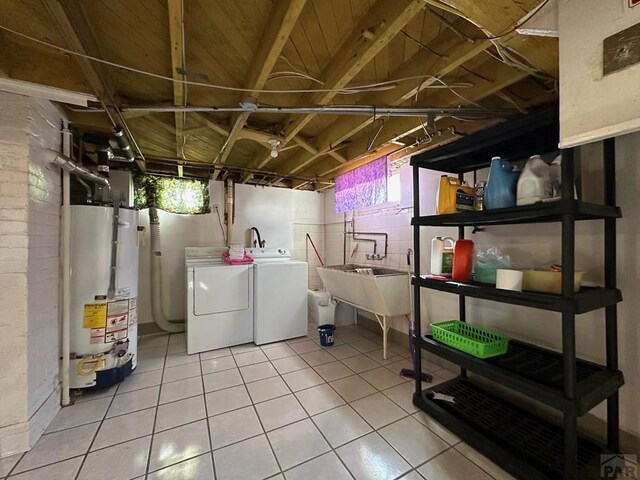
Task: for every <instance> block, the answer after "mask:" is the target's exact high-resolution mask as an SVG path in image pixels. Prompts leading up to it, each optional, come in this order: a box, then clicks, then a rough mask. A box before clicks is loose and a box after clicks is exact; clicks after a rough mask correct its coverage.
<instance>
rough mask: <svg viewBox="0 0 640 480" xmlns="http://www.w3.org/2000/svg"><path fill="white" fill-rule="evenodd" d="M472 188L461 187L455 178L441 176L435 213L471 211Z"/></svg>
mask: <svg viewBox="0 0 640 480" xmlns="http://www.w3.org/2000/svg"><path fill="white" fill-rule="evenodd" d="M474 193H475V192H474V188H473V187H471V186H469V185H463V184H462V183H460V180H458V179H457V178H456V177H448V176H447V175H443V176H441V177H440V184H439V185H438V198H437V199H438V201H437V204H436V213H437V214H439V215H442V214H445V213H456V212H458V211H463V210H473V198H474Z"/></svg>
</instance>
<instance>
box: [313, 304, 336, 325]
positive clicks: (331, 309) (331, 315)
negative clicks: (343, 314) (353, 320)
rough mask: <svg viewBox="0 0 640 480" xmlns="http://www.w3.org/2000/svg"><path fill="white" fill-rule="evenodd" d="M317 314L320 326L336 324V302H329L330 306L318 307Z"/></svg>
mask: <svg viewBox="0 0 640 480" xmlns="http://www.w3.org/2000/svg"><path fill="white" fill-rule="evenodd" d="M316 308H317V311H316V314H317V315H318V325H335V324H336V320H335V319H336V302H334V301H329V305H318V306H317V307H316Z"/></svg>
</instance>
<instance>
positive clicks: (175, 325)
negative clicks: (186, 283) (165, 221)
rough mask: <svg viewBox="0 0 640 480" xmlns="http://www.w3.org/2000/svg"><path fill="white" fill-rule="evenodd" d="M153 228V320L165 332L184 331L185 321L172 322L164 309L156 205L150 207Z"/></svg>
mask: <svg viewBox="0 0 640 480" xmlns="http://www.w3.org/2000/svg"><path fill="white" fill-rule="evenodd" d="M149 226H150V230H151V313H152V315H153V321H154V322H155V323H156V325H157V326H158V327H160V328H161V329H162V330H164V331H165V332H169V333H180V332H184V321H181V322H170V321H169V320H168V319H167V317H166V316H165V314H164V312H163V311H162V264H161V261H162V246H161V244H160V218H159V217H158V211H157V210H156V208H155V207H149Z"/></svg>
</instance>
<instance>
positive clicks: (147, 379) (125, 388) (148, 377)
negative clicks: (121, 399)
mask: <svg viewBox="0 0 640 480" xmlns="http://www.w3.org/2000/svg"><path fill="white" fill-rule="evenodd" d="M161 381H162V370H154V371H152V372H146V373H138V374H136V375H130V376H128V377H127V378H125V379H124V382H122V383H121V384H120V386H119V387H118V391H117V392H116V396H118V395H120V394H123V393H127V392H133V391H134V390H141V389H143V388H148V387H154V386H156V385H160V382H161Z"/></svg>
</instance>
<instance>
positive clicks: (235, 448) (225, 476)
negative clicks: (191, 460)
mask: <svg viewBox="0 0 640 480" xmlns="http://www.w3.org/2000/svg"><path fill="white" fill-rule="evenodd" d="M247 452H252V454H251V455H247ZM213 460H214V462H215V465H216V474H217V476H218V479H220V480H260V479H263V478H267V477H269V476H272V475H274V474H276V473H278V472H279V471H280V468H279V467H278V463H277V462H276V459H275V457H274V456H273V452H272V451H271V447H270V446H269V443H268V442H267V438H266V437H265V436H264V435H260V436H259V437H254V438H250V439H249V440H244V441H243V442H240V443H236V444H234V445H229V446H228V447H225V448H221V449H220V450H216V451H215V452H213Z"/></svg>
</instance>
